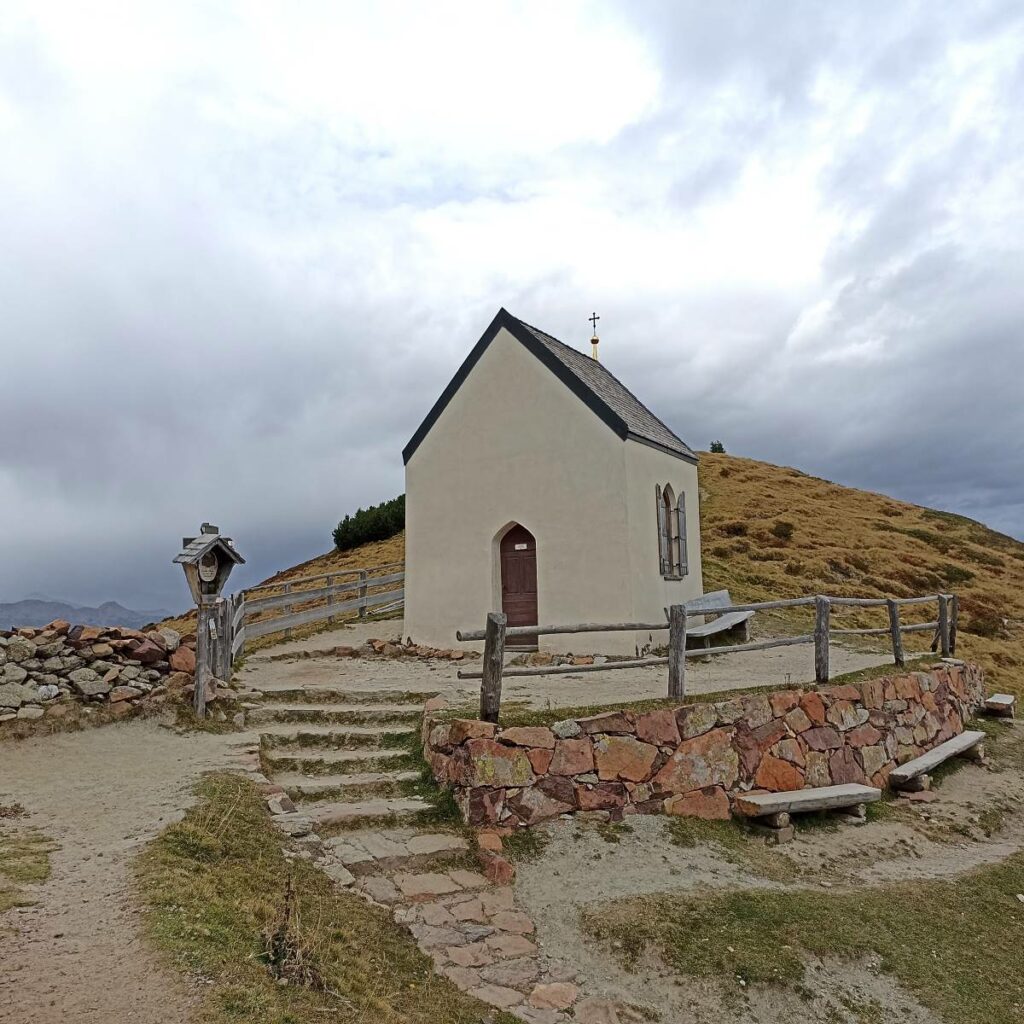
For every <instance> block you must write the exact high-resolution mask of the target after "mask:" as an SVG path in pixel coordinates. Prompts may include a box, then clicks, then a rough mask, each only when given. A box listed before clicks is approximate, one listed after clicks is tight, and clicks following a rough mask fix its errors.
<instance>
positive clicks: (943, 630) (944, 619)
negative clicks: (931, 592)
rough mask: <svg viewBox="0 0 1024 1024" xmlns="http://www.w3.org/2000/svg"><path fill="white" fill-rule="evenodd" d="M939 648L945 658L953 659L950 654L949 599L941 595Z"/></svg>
mask: <svg viewBox="0 0 1024 1024" xmlns="http://www.w3.org/2000/svg"><path fill="white" fill-rule="evenodd" d="M939 648H940V650H941V653H942V657H943V658H949V657H951V655H950V653H949V650H950V649H949V598H948V597H947V596H946V595H945V594H939Z"/></svg>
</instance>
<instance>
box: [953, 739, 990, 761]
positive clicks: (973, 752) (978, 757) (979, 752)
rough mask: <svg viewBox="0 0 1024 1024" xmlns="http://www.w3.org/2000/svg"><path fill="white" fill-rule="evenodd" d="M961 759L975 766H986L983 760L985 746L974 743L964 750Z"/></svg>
mask: <svg viewBox="0 0 1024 1024" xmlns="http://www.w3.org/2000/svg"><path fill="white" fill-rule="evenodd" d="M960 756H961V757H965V758H966V759H967V760H968V761H973V762H974V763H975V764H986V763H987V762H986V759H985V744H984V743H976V744H975V745H974V746H973V747H971V748H970V749H969V750H965V751H964V752H963V754H961V755H960Z"/></svg>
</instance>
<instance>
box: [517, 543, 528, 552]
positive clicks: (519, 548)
mask: <svg viewBox="0 0 1024 1024" xmlns="http://www.w3.org/2000/svg"><path fill="white" fill-rule="evenodd" d="M528 548H529V545H528V544H517V545H516V551H526V550H527V549H528Z"/></svg>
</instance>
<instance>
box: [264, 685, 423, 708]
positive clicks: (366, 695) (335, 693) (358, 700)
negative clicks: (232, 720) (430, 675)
mask: <svg viewBox="0 0 1024 1024" xmlns="http://www.w3.org/2000/svg"><path fill="white" fill-rule="evenodd" d="M260 693H261V694H262V696H261V697H260V698H259V699H260V700H262V701H264V703H267V704H271V703H276V702H282V701H283V702H298V703H302V702H303V701H314V702H317V703H321V704H332V703H334V704H415V705H416V706H417V707H418V708H420V709H422V707H423V705H424V704H425V703H426V702H427V701H428V700H430V698H431V697H436V696H437V691H436V690H425V691H423V692H422V693H417V692H412V691H407V690H340V689H336V688H335V687H333V686H286V687H275V688H273V689H261V690H260Z"/></svg>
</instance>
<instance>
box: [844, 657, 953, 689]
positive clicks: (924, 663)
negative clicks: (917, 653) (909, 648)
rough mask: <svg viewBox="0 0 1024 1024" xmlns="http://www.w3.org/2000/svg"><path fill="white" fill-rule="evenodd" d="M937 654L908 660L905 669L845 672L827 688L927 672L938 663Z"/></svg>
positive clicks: (885, 667) (887, 667)
mask: <svg viewBox="0 0 1024 1024" xmlns="http://www.w3.org/2000/svg"><path fill="white" fill-rule="evenodd" d="M938 657H939V656H938V655H937V654H927V655H922V656H921V657H919V658H913V657H911V658H907V659H906V666H905V667H904V668H897V667H896V666H895V665H891V664H888V665H871V666H869V667H868V668H862V669H858V670H857V671H856V672H844V673H843V674H842V675H839V676H833V677H832V678H831V679H830V680H829V681H828V683H826V684H824V685H827V686H841V685H844V684H846V683H866V682H867V681H868V680H869V679H881V678H883V677H884V676H898V675H903V674H904V673H905V672H926V671H927V670H928V666H929V665H934V664H936V663H937V661H938Z"/></svg>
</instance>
